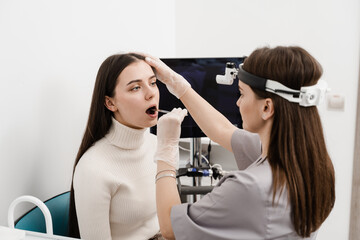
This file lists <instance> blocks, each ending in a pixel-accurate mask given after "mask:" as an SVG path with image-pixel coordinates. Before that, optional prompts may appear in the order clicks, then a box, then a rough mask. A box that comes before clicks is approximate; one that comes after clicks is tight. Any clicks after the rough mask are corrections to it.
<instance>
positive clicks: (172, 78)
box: [143, 54, 191, 98]
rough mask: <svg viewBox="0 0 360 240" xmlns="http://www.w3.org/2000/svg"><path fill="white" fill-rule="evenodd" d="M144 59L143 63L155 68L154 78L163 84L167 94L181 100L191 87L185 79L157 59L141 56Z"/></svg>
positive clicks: (146, 55)
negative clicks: (167, 91)
mask: <svg viewBox="0 0 360 240" xmlns="http://www.w3.org/2000/svg"><path fill="white" fill-rule="evenodd" d="M143 55H144V56H145V57H146V58H145V61H146V62H147V63H148V64H149V65H150V66H152V67H153V68H155V75H156V78H157V79H159V80H160V81H161V82H163V83H164V84H165V85H166V87H167V89H168V90H169V92H170V93H171V94H173V95H174V96H175V97H177V98H181V97H182V96H183V95H184V94H185V92H186V90H188V89H189V88H190V87H191V85H190V83H189V82H188V81H186V79H185V78H184V77H183V76H181V75H180V74H178V73H176V72H174V71H173V70H172V69H171V68H169V67H168V66H167V65H166V64H165V63H163V62H162V61H161V60H160V59H159V58H156V57H153V56H151V55H148V54H143Z"/></svg>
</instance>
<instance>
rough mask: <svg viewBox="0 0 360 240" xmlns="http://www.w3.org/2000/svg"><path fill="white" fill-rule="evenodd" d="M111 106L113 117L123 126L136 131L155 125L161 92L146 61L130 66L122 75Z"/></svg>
mask: <svg viewBox="0 0 360 240" xmlns="http://www.w3.org/2000/svg"><path fill="white" fill-rule="evenodd" d="M111 99H112V102H113V103H114V105H115V106H116V109H117V110H116V111H114V117H115V119H116V120H117V121H119V122H120V123H122V124H124V125H126V126H128V127H131V128H136V129H141V128H146V127H152V126H154V125H156V123H157V118H158V112H157V109H158V106H159V89H158V87H157V85H156V77H155V74H154V72H153V70H152V68H151V67H150V66H149V65H148V64H147V63H146V62H144V61H142V60H139V61H136V62H134V63H132V64H130V65H129V66H127V67H126V68H125V69H124V70H123V71H122V72H121V73H120V75H119V77H118V79H117V85H116V87H115V96H114V97H113V98H111Z"/></svg>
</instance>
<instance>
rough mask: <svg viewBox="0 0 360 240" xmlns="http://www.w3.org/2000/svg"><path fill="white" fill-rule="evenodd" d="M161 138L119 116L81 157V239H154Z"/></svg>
mask: <svg viewBox="0 0 360 240" xmlns="http://www.w3.org/2000/svg"><path fill="white" fill-rule="evenodd" d="M155 150H156V136H154V135H152V134H150V133H149V131H147V130H146V129H142V130H137V129H132V128H129V127H127V126H124V125H122V124H120V123H119V122H118V121H116V120H115V119H113V121H112V126H111V127H110V130H109V132H108V133H107V135H106V136H105V137H104V138H102V139H100V140H99V141H97V142H96V143H95V144H94V146H92V147H91V148H89V149H88V150H87V151H86V152H85V154H84V155H83V156H82V157H81V159H80V161H79V163H78V164H77V166H76V169H75V173H74V190H75V205H76V212H77V217H78V222H79V228H80V235H81V238H83V239H86V240H92V239H94V240H103V239H104V240H105V239H113V240H117V239H126V240H131V239H136V240H142V239H149V238H150V237H152V236H153V235H155V234H156V233H157V232H158V231H159V224H158V219H157V215H156V202H155V183H154V176H155V174H156V164H155V163H154V161H153V157H154V153H155Z"/></svg>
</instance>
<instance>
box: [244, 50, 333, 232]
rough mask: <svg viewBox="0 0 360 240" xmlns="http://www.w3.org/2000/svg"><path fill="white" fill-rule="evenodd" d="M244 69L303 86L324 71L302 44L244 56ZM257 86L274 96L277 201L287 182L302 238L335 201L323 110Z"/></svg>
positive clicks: (270, 154)
mask: <svg viewBox="0 0 360 240" xmlns="http://www.w3.org/2000/svg"><path fill="white" fill-rule="evenodd" d="M243 69H244V70H245V71H247V72H249V73H252V74H254V75H256V76H259V77H263V78H267V79H273V80H276V81H278V82H280V83H282V84H283V85H285V86H287V87H289V88H292V89H298V90H300V87H301V86H311V85H314V84H316V83H317V81H318V80H319V78H320V77H321V75H322V67H321V65H320V64H319V63H318V62H317V61H316V60H315V59H314V58H313V57H312V56H311V55H310V54H309V53H308V52H307V51H305V50H304V49H302V48H300V47H276V48H267V47H264V48H259V49H256V50H255V51H254V52H253V53H252V54H251V55H250V56H249V57H248V58H246V60H245V61H244V65H243ZM252 90H253V91H254V92H255V95H256V96H257V97H258V98H260V99H265V98H271V99H272V102H273V105H274V119H273V125H272V129H271V134H270V143H269V150H268V155H267V157H268V161H269V164H270V166H271V169H272V176H273V205H275V204H276V196H279V195H277V194H281V193H282V190H284V187H285V186H286V189H287V193H288V197H289V200H290V202H291V208H292V222H293V225H294V227H295V230H296V232H297V234H298V235H300V236H301V237H309V236H310V234H311V233H312V232H314V231H316V230H317V229H318V228H319V227H320V225H321V224H322V223H323V222H324V220H325V219H326V218H327V217H328V215H329V214H330V212H331V210H332V208H333V206H334V203H335V173H334V167H333V164H332V162H331V159H330V157H329V155H328V152H327V149H326V144H325V140H324V135H323V130H322V125H321V120H320V116H319V113H318V110H317V108H316V107H315V106H312V107H302V106H299V104H297V103H291V102H289V101H287V100H286V99H284V98H282V97H280V96H278V95H276V94H273V93H269V92H265V91H260V90H257V89H254V88H252Z"/></svg>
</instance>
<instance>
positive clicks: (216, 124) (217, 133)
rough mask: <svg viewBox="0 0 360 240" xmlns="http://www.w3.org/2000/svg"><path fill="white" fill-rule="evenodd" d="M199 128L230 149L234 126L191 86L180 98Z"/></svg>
mask: <svg viewBox="0 0 360 240" xmlns="http://www.w3.org/2000/svg"><path fill="white" fill-rule="evenodd" d="M180 100H181V101H182V102H183V104H184V105H185V107H186V109H187V110H188V111H189V112H190V114H191V116H192V118H193V119H194V120H195V122H196V123H197V124H198V125H199V127H200V128H201V130H202V131H203V132H204V133H205V134H206V136H208V137H209V138H210V139H211V140H213V141H214V142H216V143H218V144H220V145H221V146H223V147H224V148H226V149H228V150H229V151H232V149H231V136H232V134H233V132H234V131H235V129H236V127H235V126H234V125H233V124H232V123H231V122H230V121H229V120H228V119H227V118H226V117H225V116H224V115H222V114H221V113H220V112H219V111H217V110H216V109H215V108H214V107H213V106H211V105H210V104H209V103H208V102H207V101H206V100H205V99H203V98H202V97H201V96H200V95H199V94H198V93H197V92H195V91H194V90H193V89H192V88H190V89H188V90H187V91H186V93H185V94H184V95H183V96H182V97H181V98H180Z"/></svg>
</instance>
